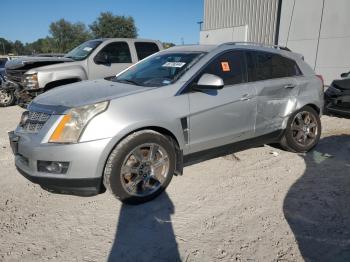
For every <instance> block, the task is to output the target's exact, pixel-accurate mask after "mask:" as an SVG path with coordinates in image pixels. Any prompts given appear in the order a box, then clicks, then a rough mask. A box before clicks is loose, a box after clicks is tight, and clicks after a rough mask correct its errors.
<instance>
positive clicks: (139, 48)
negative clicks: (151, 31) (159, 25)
mask: <svg viewBox="0 0 350 262" xmlns="http://www.w3.org/2000/svg"><path fill="white" fill-rule="evenodd" d="M135 48H136V53H137V58H138V59H139V60H141V59H144V58H146V57H147V56H150V55H152V54H154V53H157V52H158V51H159V47H158V46H157V45H156V44H155V43H151V42H135Z"/></svg>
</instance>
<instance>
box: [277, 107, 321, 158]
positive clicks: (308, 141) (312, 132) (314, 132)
mask: <svg viewBox="0 0 350 262" xmlns="http://www.w3.org/2000/svg"><path fill="white" fill-rule="evenodd" d="M320 136H321V120H320V117H319V115H318V113H317V112H316V111H315V110H314V109H313V108H312V107H310V106H305V107H303V108H302V109H300V110H299V111H297V112H295V113H294V114H293V115H292V116H291V117H290V118H289V120H288V123H287V128H286V130H285V132H284V135H283V137H282V139H281V142H280V144H281V146H282V147H283V148H284V149H286V150H288V151H291V152H297V153H304V152H308V151H310V150H311V149H312V148H313V147H314V146H316V144H317V143H318V141H319V140H320Z"/></svg>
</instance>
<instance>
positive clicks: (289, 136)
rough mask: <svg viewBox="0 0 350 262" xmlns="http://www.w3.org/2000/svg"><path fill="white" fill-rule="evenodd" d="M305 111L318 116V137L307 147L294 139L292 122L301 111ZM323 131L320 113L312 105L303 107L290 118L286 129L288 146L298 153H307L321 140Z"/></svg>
mask: <svg viewBox="0 0 350 262" xmlns="http://www.w3.org/2000/svg"><path fill="white" fill-rule="evenodd" d="M303 111H307V112H309V113H311V114H313V115H314V116H315V118H316V122H317V128H318V133H317V135H316V139H315V140H314V142H313V143H312V144H310V145H309V146H307V147H303V146H301V145H299V144H298V143H296V142H295V141H294V139H293V134H292V128H291V127H292V123H293V120H294V117H295V116H296V115H297V114H298V113H299V112H303ZM321 132H322V125H321V120H320V117H319V114H318V113H317V112H316V111H315V109H313V108H312V107H310V106H305V107H303V108H301V109H300V110H298V111H297V112H295V113H294V114H293V115H292V116H291V117H290V118H289V120H288V123H287V128H286V130H285V134H284V140H285V144H286V146H287V147H288V148H289V149H291V150H292V151H294V152H297V153H305V152H308V151H310V150H311V149H312V148H314V147H315V146H316V145H317V143H318V141H319V140H320V137H321Z"/></svg>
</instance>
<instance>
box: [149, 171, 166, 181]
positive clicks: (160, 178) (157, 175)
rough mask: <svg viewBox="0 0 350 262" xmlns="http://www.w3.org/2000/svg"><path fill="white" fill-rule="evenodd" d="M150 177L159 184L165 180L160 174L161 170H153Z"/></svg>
mask: <svg viewBox="0 0 350 262" xmlns="http://www.w3.org/2000/svg"><path fill="white" fill-rule="evenodd" d="M152 178H153V179H154V180H156V181H158V182H159V183H161V184H163V183H164V181H165V177H164V176H163V175H162V173H161V172H155V173H154V175H153V176H152Z"/></svg>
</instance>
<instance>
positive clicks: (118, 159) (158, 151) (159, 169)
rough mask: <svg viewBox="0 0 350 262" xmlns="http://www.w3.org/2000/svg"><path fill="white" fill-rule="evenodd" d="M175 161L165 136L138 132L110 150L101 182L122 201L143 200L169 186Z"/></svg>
mask: <svg viewBox="0 0 350 262" xmlns="http://www.w3.org/2000/svg"><path fill="white" fill-rule="evenodd" d="M175 163H176V154H175V149H174V145H173V143H172V142H171V141H170V140H169V139H168V138H167V137H166V136H164V135H162V134H160V133H158V132H155V131H152V130H142V131H137V132H135V133H133V134H131V135H129V136H127V137H126V138H125V139H123V140H122V141H121V142H120V143H119V144H118V145H117V146H116V147H115V148H114V149H113V151H112V153H111V154H110V156H109V157H108V160H107V163H106V166H105V170H104V176H103V183H104V185H105V187H106V188H107V189H108V190H109V191H110V192H111V193H112V194H113V195H114V196H115V197H116V198H117V199H119V200H120V201H122V202H123V203H126V204H134V205H135V204H140V203H144V202H147V201H150V200H152V199H153V198H155V197H157V196H158V195H159V194H160V193H162V192H163V191H164V190H165V188H166V187H167V186H168V185H169V183H170V181H171V179H172V177H173V174H174V170H175Z"/></svg>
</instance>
